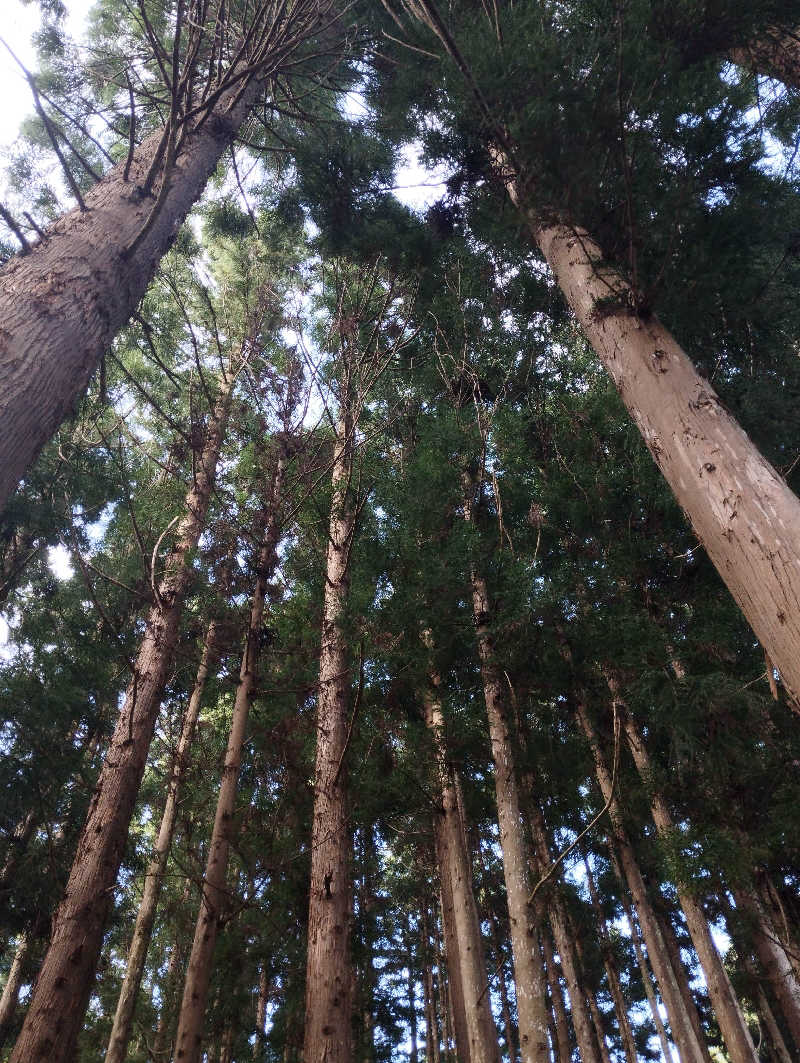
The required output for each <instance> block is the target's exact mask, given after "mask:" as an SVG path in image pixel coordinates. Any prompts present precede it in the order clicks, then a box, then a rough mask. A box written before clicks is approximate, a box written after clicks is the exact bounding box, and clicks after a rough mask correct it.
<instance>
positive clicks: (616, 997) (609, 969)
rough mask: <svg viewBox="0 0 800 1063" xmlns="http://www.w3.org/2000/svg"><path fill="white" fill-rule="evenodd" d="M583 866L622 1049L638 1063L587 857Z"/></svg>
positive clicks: (628, 1058) (630, 1061) (629, 1062)
mask: <svg viewBox="0 0 800 1063" xmlns="http://www.w3.org/2000/svg"><path fill="white" fill-rule="evenodd" d="M583 866H584V868H585V870H586V881H587V883H588V886H589V896H590V897H591V901H592V908H593V909H594V913H595V918H596V919H597V929H598V933H599V935H600V949H601V951H602V953H603V966H604V967H605V969H606V977H607V978H608V987H609V990H610V992H611V999H612V1000H613V1001H614V1014H615V1015H616V1017H617V1025H618V1026H619V1034H620V1039H621V1041H622V1047H623V1048H624V1050H625V1059H626V1063H637V1059H636V1042H635V1041H634V1039H633V1030H632V1029H631V1023H630V1019H629V1017H628V1005H627V1003H626V1001H625V997H624V995H623V993H622V983H621V982H620V978H619V971H618V970H617V964H616V960H615V958H614V952H613V949H612V947H611V941H610V940H609V936H608V927H607V926H606V920H605V916H604V915H603V908H602V905H601V904H600V898H599V896H598V894H597V887H596V886H595V883H594V876H593V875H592V869H591V868H590V867H589V860H588V858H587V857H586V856H584V858H583ZM645 977H646V978H647V980H648V981H649V978H650V975H649V973H648V972H646V971H642V978H643V979H644V978H645ZM651 988H652V987H651ZM665 1059H666V1060H669V1055H668V1054H665Z"/></svg>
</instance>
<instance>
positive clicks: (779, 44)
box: [730, 29, 800, 89]
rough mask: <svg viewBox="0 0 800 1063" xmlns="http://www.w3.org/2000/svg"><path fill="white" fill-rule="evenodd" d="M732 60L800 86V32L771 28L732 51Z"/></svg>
mask: <svg viewBox="0 0 800 1063" xmlns="http://www.w3.org/2000/svg"><path fill="white" fill-rule="evenodd" d="M730 59H731V62H733V63H736V64H737V65H738V66H744V67H747V68H748V69H749V70H753V71H754V72H755V73H757V74H765V75H766V76H767V77H770V78H775V80H776V81H782V82H783V83H784V84H785V85H789V86H790V87H791V88H795V89H800V32H798V30H795V31H794V32H792V33H789V32H787V31H786V30H778V29H774V30H768V31H767V32H766V33H762V34H761V35H760V36H759V37H758V38H757V39H756V40H754V41H749V42H748V43H747V44H746V45H743V46H742V47H740V48H734V49H733V50H732V51H731V52H730Z"/></svg>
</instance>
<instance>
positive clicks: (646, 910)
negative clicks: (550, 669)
mask: <svg viewBox="0 0 800 1063" xmlns="http://www.w3.org/2000/svg"><path fill="white" fill-rule="evenodd" d="M576 712H577V716H578V720H579V722H580V724H581V727H582V728H583V732H584V734H585V735H586V738H587V740H588V742H589V746H590V748H591V751H592V757H593V758H594V764H595V772H596V775H597V780H598V782H599V784H600V790H601V793H602V795H603V798H604V800H605V801H607V802H609V816H610V819H611V824H612V829H613V837H614V843H615V846H616V850H617V854H618V856H619V861H620V863H621V865H622V870H623V871H624V874H625V879H626V881H627V883H628V888H629V889H630V891H631V896H632V897H633V902H634V904H635V906H636V911H637V912H638V915H639V924H640V926H641V928H642V934H643V936H644V940H645V944H646V945H647V953H648V956H649V958H650V962H651V964H652V965H653V970H654V972H655V976H656V978H657V980H658V984H659V987H660V989H661V996H662V999H663V1001H664V1005H665V1007H666V1009H667V1015H668V1016H669V1021H670V1027H671V1029H672V1038H673V1040H674V1042H675V1045H676V1047H677V1049H678V1053H679V1055H680V1057H681V1061H682V1063H706V1057H705V1052H704V1051H703V1046H702V1044H701V1043H700V1042H699V1040H698V1038H697V1036H696V1035H695V1031H694V1029H693V1027H692V1023H691V1019H690V1017H689V1014H688V1012H687V1010H686V1005H685V1003H684V1001H683V997H682V996H681V992H680V987H679V985H678V981H677V978H676V976H675V972H674V971H673V969H672V964H671V963H670V959H669V954H668V952H667V946H666V944H665V942H664V938H663V935H662V933H661V928H660V927H659V925H658V921H657V919H656V916H655V913H654V911H653V908H652V905H651V903H650V899H649V897H648V896H647V890H646V888H645V884H644V880H643V879H642V874H641V872H640V870H639V865H638V863H637V862H636V857H635V855H634V852H633V847H632V846H631V843H630V841H629V839H628V834H627V831H626V830H625V826H624V824H623V821H622V814H621V812H620V808H619V805H618V804H617V800H616V798H615V797H614V796H613V791H612V780H611V774H610V773H609V771H608V768H607V767H606V763H605V759H604V757H603V753H602V750H601V748H600V743H599V741H598V738H597V734H596V732H595V730H594V726H593V724H592V722H591V720H590V719H589V716H588V713H587V711H586V707H585V705H584V704H583V702H582V701H581V700H580V699H578V701H577V704H576Z"/></svg>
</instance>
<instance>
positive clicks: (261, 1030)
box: [253, 963, 269, 1063]
mask: <svg viewBox="0 0 800 1063" xmlns="http://www.w3.org/2000/svg"><path fill="white" fill-rule="evenodd" d="M268 996H269V979H268V978H267V965H266V963H264V964H262V965H261V970H260V971H259V975H258V1000H257V1001H256V1038H255V1041H254V1043H253V1063H264V1053H265V1051H266V1045H267V1034H266V1029H267V999H268Z"/></svg>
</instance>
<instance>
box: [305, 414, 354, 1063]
mask: <svg viewBox="0 0 800 1063" xmlns="http://www.w3.org/2000/svg"><path fill="white" fill-rule="evenodd" d="M352 471H353V416H352V413H351V411H349V410H346V411H345V412H344V414H343V416H342V419H341V420H340V421H339V423H338V425H337V429H336V444H335V453H334V462H333V473H332V482H333V499H332V508H331V517H330V528H329V535H328V552H327V562H326V574H325V602H324V608H323V619H322V646H321V650H320V666H319V696H318V702H317V755H316V766H315V770H314V818H313V825H312V831H311V899H310V904H309V916H308V960H307V968H306V1029H305V1047H304V1051H303V1060H304V1063H352V1033H351V1014H352V971H351V960H350V924H351V921H352V906H353V904H352V868H351V850H352V836H351V828H350V825H349V823H348V817H347V778H348V772H347V767H346V765H345V755H346V753H347V742H348V725H349V720H350V662H349V656H348V652H347V645H346V642H345V635H344V631H343V628H342V623H343V619H344V612H345V609H346V606H347V599H348V596H349V591H350V565H349V561H350V550H351V547H352V540H353V535H354V533H355V512H354V509H353V505H352V499H351V498H350V496H349V492H348V489H349V485H350V480H351V477H352Z"/></svg>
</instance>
